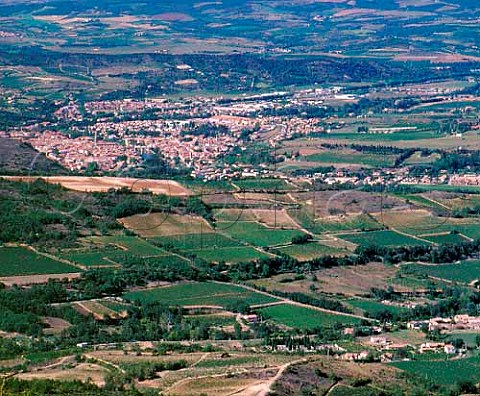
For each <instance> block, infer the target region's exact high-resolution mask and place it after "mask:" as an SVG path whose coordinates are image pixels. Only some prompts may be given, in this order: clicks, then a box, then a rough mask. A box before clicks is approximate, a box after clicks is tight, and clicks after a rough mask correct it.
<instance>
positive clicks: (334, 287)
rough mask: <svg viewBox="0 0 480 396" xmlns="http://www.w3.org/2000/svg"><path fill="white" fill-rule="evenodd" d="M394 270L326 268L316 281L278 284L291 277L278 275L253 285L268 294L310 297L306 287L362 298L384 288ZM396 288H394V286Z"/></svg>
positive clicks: (375, 266)
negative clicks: (297, 293) (278, 292)
mask: <svg viewBox="0 0 480 396" xmlns="http://www.w3.org/2000/svg"><path fill="white" fill-rule="evenodd" d="M397 270H398V269H397V268H395V267H393V266H386V265H383V264H380V263H371V264H368V265H361V266H356V267H337V268H329V269H325V270H322V271H318V272H316V273H315V276H316V278H317V280H316V281H312V280H310V279H308V278H307V279H303V280H298V281H292V282H287V283H284V282H281V280H282V279H284V278H286V277H287V278H289V277H291V278H293V276H292V274H284V275H278V276H275V277H273V278H269V279H259V280H256V281H253V282H252V283H254V284H255V285H257V286H264V287H266V288H267V289H268V290H273V289H275V290H281V291H284V292H288V293H295V292H299V293H306V294H310V293H311V291H310V289H309V288H310V285H312V284H314V285H315V287H316V288H317V289H316V290H317V291H318V292H324V293H329V294H343V295H346V296H355V295H363V294H365V293H368V292H370V289H371V288H372V287H375V288H382V289H384V288H386V287H387V284H388V280H389V279H391V278H393V277H394V276H395V273H396V272H397ZM395 287H396V288H398V286H397V285H396V286H395Z"/></svg>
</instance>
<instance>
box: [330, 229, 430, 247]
mask: <svg viewBox="0 0 480 396" xmlns="http://www.w3.org/2000/svg"><path fill="white" fill-rule="evenodd" d="M338 236H339V237H340V238H341V239H344V240H346V241H348V242H352V243H355V244H356V245H362V246H369V245H376V246H385V247H395V246H419V245H430V244H431V243H429V242H428V241H423V240H419V239H415V238H413V237H409V236H406V235H402V234H399V233H397V232H394V231H370V232H359V233H356V234H340V235H338Z"/></svg>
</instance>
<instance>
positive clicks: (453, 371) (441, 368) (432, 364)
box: [392, 356, 480, 386]
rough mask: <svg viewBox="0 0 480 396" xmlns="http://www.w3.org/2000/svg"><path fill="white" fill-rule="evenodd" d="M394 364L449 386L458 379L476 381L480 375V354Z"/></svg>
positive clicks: (421, 376)
mask: <svg viewBox="0 0 480 396" xmlns="http://www.w3.org/2000/svg"><path fill="white" fill-rule="evenodd" d="M392 365H393V366H395V367H397V368H399V369H401V370H404V371H407V372H409V373H411V374H413V375H418V376H419V377H420V378H423V379H426V380H429V381H431V382H433V383H437V384H442V385H447V386H449V385H452V384H455V383H456V382H458V381H466V380H470V381H473V382H476V381H477V380H478V376H479V375H480V357H479V356H474V357H470V358H465V359H449V360H425V361H422V360H419V361H409V362H397V363H392Z"/></svg>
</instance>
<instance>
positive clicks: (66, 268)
mask: <svg viewBox="0 0 480 396" xmlns="http://www.w3.org/2000/svg"><path fill="white" fill-rule="evenodd" d="M80 271H81V270H80V269H79V268H78V267H74V266H73V265H69V264H65V263H63V262H60V261H56V260H54V259H52V258H49V257H46V256H42V255H39V254H37V253H35V252H33V251H32V250H30V249H27V248H24V247H6V246H0V276H4V277H6V276H20V275H42V274H64V273H65V274H67V273H74V272H80Z"/></svg>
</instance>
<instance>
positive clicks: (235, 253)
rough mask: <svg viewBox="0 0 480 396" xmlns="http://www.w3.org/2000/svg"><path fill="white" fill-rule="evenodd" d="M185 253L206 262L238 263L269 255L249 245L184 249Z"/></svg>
mask: <svg viewBox="0 0 480 396" xmlns="http://www.w3.org/2000/svg"><path fill="white" fill-rule="evenodd" d="M184 253H185V254H188V255H190V254H193V255H195V256H197V257H199V258H201V259H203V260H206V261H208V262H216V263H219V262H222V261H223V262H225V263H239V262H247V261H252V260H259V259H262V258H269V257H271V256H270V255H268V254H266V253H263V252H260V251H258V250H257V249H255V248H253V247H250V246H240V247H224V248H213V247H210V248H205V249H193V250H185V251H184Z"/></svg>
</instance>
